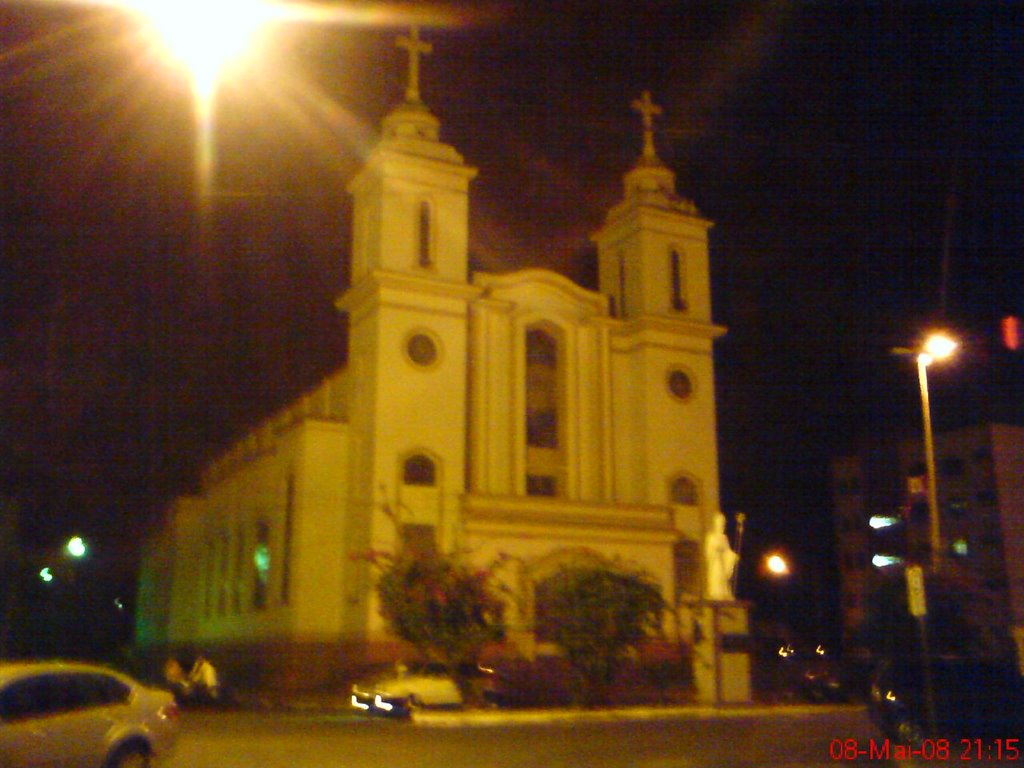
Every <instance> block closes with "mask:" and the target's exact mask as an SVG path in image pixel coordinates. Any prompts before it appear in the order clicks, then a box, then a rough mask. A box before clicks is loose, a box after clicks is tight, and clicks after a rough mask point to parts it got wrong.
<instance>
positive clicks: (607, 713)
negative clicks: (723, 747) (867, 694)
mask: <svg viewBox="0 0 1024 768" xmlns="http://www.w3.org/2000/svg"><path fill="white" fill-rule="evenodd" d="M863 709H865V705H864V704H736V705H734V704H729V705H722V706H717V707H716V706H712V705H700V704H691V705H686V706H676V707H621V708H613V709H521V710H520V709H480V710H422V709H420V710H416V711H415V712H414V713H413V715H412V722H413V723H415V724H416V725H422V726H428V727H435V728H443V727H466V726H496V725H518V724H523V725H527V724H530V725H536V724H538V723H579V722H619V721H626V720H629V721H638V720H667V719H683V718H685V719H694V720H696V719H706V718H733V717H768V716H770V717H806V716H807V715H810V714H820V713H824V712H857V711H860V710H863Z"/></svg>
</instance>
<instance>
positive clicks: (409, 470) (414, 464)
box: [402, 453, 437, 485]
mask: <svg viewBox="0 0 1024 768" xmlns="http://www.w3.org/2000/svg"><path fill="white" fill-rule="evenodd" d="M402 483H403V484H405V485H436V484H437V467H436V466H435V465H434V462H433V461H432V460H431V459H430V458H429V457H428V456H424V455H423V454H422V453H417V454H415V455H413V456H410V457H409V458H407V459H406V460H405V463H404V464H403V465H402Z"/></svg>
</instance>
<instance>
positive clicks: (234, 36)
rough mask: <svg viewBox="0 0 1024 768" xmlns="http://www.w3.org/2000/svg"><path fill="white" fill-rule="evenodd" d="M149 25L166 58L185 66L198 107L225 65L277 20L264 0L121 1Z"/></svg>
mask: <svg viewBox="0 0 1024 768" xmlns="http://www.w3.org/2000/svg"><path fill="white" fill-rule="evenodd" d="M124 2H125V5H126V7H127V8H128V9H129V10H132V11H135V12H137V13H139V14H140V15H142V16H143V17H144V18H145V19H146V20H147V22H148V26H149V28H150V30H151V32H152V37H153V40H154V41H156V42H157V43H158V44H159V47H160V48H161V49H162V50H163V51H164V54H165V56H166V58H168V59H170V60H172V61H174V62H177V63H178V64H179V65H181V66H182V67H184V68H185V69H186V70H187V72H188V74H189V77H190V78H191V80H192V87H193V89H194V91H195V94H196V97H197V99H198V100H199V102H200V104H202V105H203V106H205V105H206V104H207V103H208V102H209V101H210V100H211V99H212V98H213V93H214V91H215V89H216V87H217V84H218V82H219V80H220V78H221V76H222V75H223V73H224V71H225V69H226V68H227V67H228V65H230V64H232V63H234V62H237V61H238V60H239V59H241V58H242V57H243V55H245V54H247V53H249V52H251V50H252V45H251V44H252V42H253V40H254V38H255V37H256V36H257V34H258V33H259V32H260V31H261V30H262V29H263V27H265V26H266V25H267V24H268V23H270V22H271V21H274V20H276V19H278V18H281V17H282V13H283V11H282V7H281V6H278V5H275V4H272V3H270V2H266V1H265V0H216V1H215V2H209V1H208V0H205V1H204V0H124Z"/></svg>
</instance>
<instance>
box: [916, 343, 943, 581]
mask: <svg viewBox="0 0 1024 768" xmlns="http://www.w3.org/2000/svg"><path fill="white" fill-rule="evenodd" d="M930 359H931V358H930V357H929V356H927V355H924V354H921V355H918V356H917V378H918V381H919V382H920V384H921V414H922V416H923V418H924V460H925V472H926V474H927V477H926V478H925V481H926V482H927V484H928V485H927V488H928V524H929V534H930V538H929V541H930V543H931V549H932V570H933V571H938V570H939V566H940V565H941V563H942V535H941V532H940V530H939V500H938V493H937V492H936V490H935V444H934V442H933V439H932V409H931V404H930V402H929V399H928V362H929V361H930Z"/></svg>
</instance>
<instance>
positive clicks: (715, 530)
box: [704, 512, 740, 600]
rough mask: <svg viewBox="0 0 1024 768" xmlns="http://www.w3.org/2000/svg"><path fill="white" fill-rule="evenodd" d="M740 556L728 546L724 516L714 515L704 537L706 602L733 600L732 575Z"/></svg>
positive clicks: (719, 513)
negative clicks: (709, 528)
mask: <svg viewBox="0 0 1024 768" xmlns="http://www.w3.org/2000/svg"><path fill="white" fill-rule="evenodd" d="M739 559H740V556H739V555H738V554H736V553H735V552H734V551H733V549H732V547H731V546H730V545H729V537H728V536H726V535H725V515H723V514H722V513H721V512H718V513H716V514H715V519H714V523H713V524H712V528H711V530H710V531H708V535H707V536H705V537H704V563H705V565H706V567H707V589H706V590H705V595H704V596H705V597H706V598H707V599H708V600H734V599H735V598H734V597H733V594H732V575H733V572H734V571H735V570H736V563H737V562H738V561H739Z"/></svg>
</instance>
